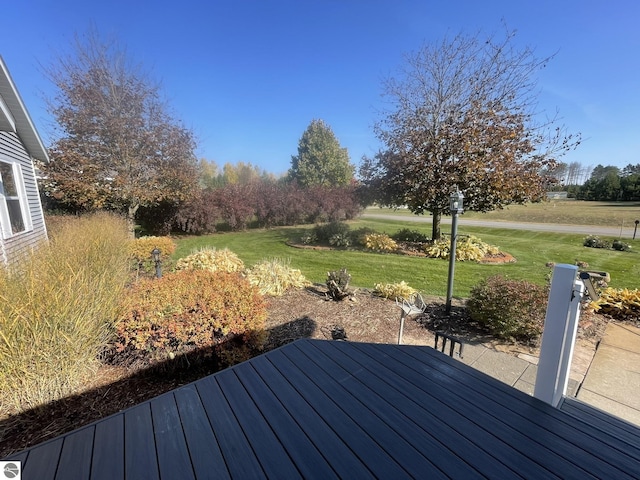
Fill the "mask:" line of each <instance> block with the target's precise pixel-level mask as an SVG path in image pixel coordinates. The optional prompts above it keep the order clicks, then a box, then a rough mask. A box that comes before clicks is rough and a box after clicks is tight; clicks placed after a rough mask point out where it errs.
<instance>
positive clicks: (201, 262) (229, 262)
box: [176, 248, 244, 273]
mask: <svg viewBox="0 0 640 480" xmlns="http://www.w3.org/2000/svg"><path fill="white" fill-rule="evenodd" d="M176 270H209V271H211V272H218V271H220V272H227V273H230V272H241V271H242V270H244V263H243V262H242V260H240V258H239V257H238V256H237V255H236V254H235V253H233V252H232V251H231V250H229V249H226V248H223V249H222V250H216V249H215V248H203V249H202V250H200V251H198V252H195V253H192V254H191V255H189V256H187V257H184V258H181V259H179V260H178V261H177V262H176Z"/></svg>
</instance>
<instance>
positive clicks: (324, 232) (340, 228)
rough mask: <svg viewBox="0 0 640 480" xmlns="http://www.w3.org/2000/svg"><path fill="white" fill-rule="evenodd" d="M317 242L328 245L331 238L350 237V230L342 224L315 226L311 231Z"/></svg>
mask: <svg viewBox="0 0 640 480" xmlns="http://www.w3.org/2000/svg"><path fill="white" fill-rule="evenodd" d="M313 231H314V233H315V234H316V237H317V238H318V241H319V242H325V243H329V242H330V239H331V238H332V237H336V235H337V236H338V237H336V238H349V237H350V235H351V228H350V227H349V225H348V224H346V223H344V222H329V223H324V224H321V225H316V226H315V228H314V229H313Z"/></svg>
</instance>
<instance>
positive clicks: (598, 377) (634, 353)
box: [577, 323, 640, 425]
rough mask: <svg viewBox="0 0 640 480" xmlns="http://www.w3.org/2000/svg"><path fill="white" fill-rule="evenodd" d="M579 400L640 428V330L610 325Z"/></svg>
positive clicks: (588, 373) (580, 391)
mask: <svg viewBox="0 0 640 480" xmlns="http://www.w3.org/2000/svg"><path fill="white" fill-rule="evenodd" d="M577 398H578V400H582V401H583V402H585V403H588V404H589V405H593V406H594V407H598V408H599V409H601V410H604V411H605V412H608V413H612V414H613V415H616V416H618V417H620V418H623V419H625V420H627V421H629V422H631V423H635V424H637V425H640V328H637V327H633V326H631V325H624V324H615V323H610V324H609V325H608V326H607V329H606V330H605V333H604V337H603V338H602V340H601V341H600V345H599V346H598V350H596V355H595V357H594V358H593V362H591V366H590V367H589V371H588V372H587V376H586V378H585V380H584V382H583V384H582V387H581V388H580V390H579V391H578V396H577Z"/></svg>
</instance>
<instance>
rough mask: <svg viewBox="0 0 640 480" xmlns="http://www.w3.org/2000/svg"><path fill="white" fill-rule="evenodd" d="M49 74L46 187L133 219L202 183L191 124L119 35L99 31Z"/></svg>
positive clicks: (79, 41)
mask: <svg viewBox="0 0 640 480" xmlns="http://www.w3.org/2000/svg"><path fill="white" fill-rule="evenodd" d="M73 47H74V49H73V53H72V54H70V55H68V56H65V57H60V58H59V59H58V61H57V62H56V63H55V64H53V65H52V66H51V67H49V68H48V70H47V74H48V76H49V78H50V79H51V81H52V82H53V83H54V84H55V86H56V87H57V93H56V95H55V96H54V97H53V98H51V99H49V109H50V111H51V112H52V114H53V116H54V117H55V119H56V121H57V125H56V137H57V138H56V140H55V141H54V143H53V146H52V147H51V149H50V153H51V162H50V163H49V164H48V165H45V166H43V170H44V178H45V180H44V182H43V190H44V193H45V195H48V196H50V197H52V198H53V199H55V200H56V201H57V202H58V203H59V204H60V205H62V206H64V207H67V208H71V209H75V210H94V209H98V208H108V209H114V210H119V211H122V212H123V213H125V214H126V215H127V216H128V217H129V219H130V220H134V219H135V216H136V212H138V209H139V208H140V207H153V206H154V205H160V204H164V205H165V206H166V205H167V204H178V203H179V202H181V201H183V200H185V199H187V198H188V197H189V195H190V194H191V192H192V191H193V189H195V188H197V182H198V163H197V159H196V157H195V155H194V149H195V140H194V136H193V134H192V132H191V131H190V130H188V129H187V128H185V127H184V126H182V124H181V123H180V122H178V121H177V120H176V119H175V118H174V117H173V116H172V115H171V114H170V112H169V109H168V107H167V105H166V104H165V103H164V102H163V101H162V99H161V97H160V91H159V86H158V85H157V84H155V83H153V82H152V81H151V80H149V78H148V76H147V75H146V74H145V73H144V72H142V71H141V69H140V67H139V66H137V65H134V64H133V63H132V61H131V60H130V59H129V58H128V56H127V54H126V52H125V51H124V49H123V48H121V47H120V46H119V45H118V44H117V43H116V42H102V41H101V40H100V38H99V36H98V34H97V33H96V32H95V31H92V32H90V33H89V34H87V35H86V36H84V37H76V39H75V43H74V44H73Z"/></svg>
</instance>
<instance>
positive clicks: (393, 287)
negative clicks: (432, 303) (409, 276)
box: [373, 280, 417, 299]
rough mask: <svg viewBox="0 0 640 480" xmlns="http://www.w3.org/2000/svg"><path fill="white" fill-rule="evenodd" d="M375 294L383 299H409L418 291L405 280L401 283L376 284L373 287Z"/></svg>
mask: <svg viewBox="0 0 640 480" xmlns="http://www.w3.org/2000/svg"><path fill="white" fill-rule="evenodd" d="M373 293H374V294H375V295H378V296H380V297H383V298H390V299H395V298H406V299H409V298H411V297H412V296H413V295H415V294H416V293H417V290H416V289H415V288H413V287H410V286H409V285H407V284H406V283H405V282H404V280H403V281H401V282H400V283H376V284H375V285H374V286H373Z"/></svg>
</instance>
